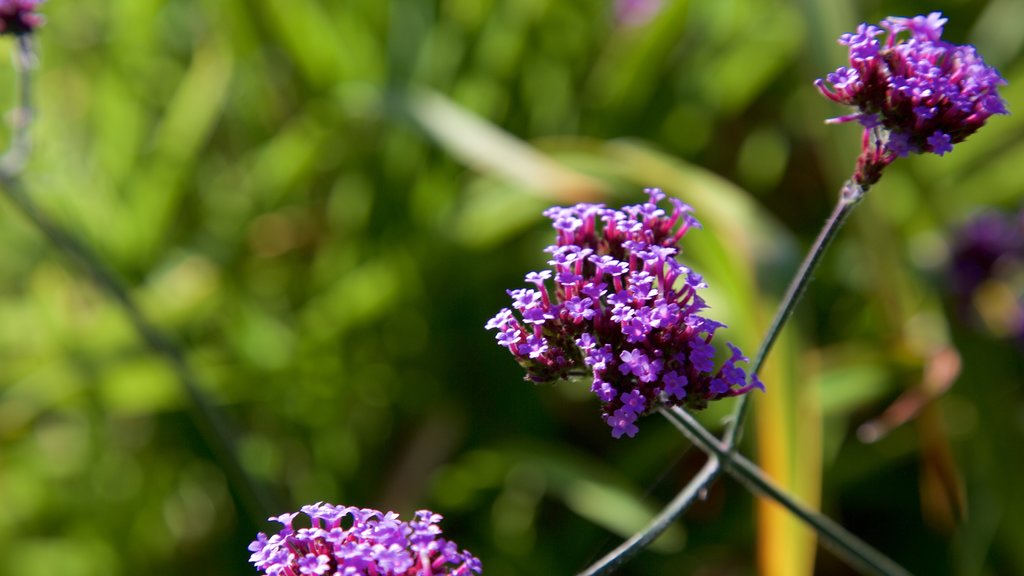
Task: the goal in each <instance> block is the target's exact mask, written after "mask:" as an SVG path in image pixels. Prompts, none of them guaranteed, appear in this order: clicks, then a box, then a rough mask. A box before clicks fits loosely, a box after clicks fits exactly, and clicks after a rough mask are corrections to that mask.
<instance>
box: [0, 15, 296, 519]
mask: <svg viewBox="0 0 1024 576" xmlns="http://www.w3.org/2000/svg"><path fill="white" fill-rule="evenodd" d="M34 58H35V55H34V53H33V52H32V49H31V43H30V38H29V36H28V35H27V34H23V35H21V36H19V37H18V49H17V52H16V53H15V58H14V62H15V66H16V67H17V72H18V80H19V82H20V85H19V90H18V105H17V107H16V109H15V114H14V123H13V127H12V134H11V146H10V149H9V150H8V151H7V152H6V153H5V154H4V155H3V158H0V190H2V191H3V194H4V195H5V196H6V197H7V198H8V200H10V202H11V203H12V204H13V205H14V206H15V207H16V208H17V209H18V210H19V211H21V213H22V214H23V215H24V216H25V217H26V218H27V219H28V220H29V221H30V222H32V224H34V225H35V227H36V228H37V229H39V231H40V232H42V233H43V235H44V236H45V237H46V239H47V240H49V241H50V243H51V244H53V245H54V246H56V247H57V248H58V249H60V250H61V251H63V252H64V253H65V254H66V255H68V256H70V257H71V259H72V260H74V261H76V262H78V264H79V265H81V266H82V268H84V269H85V270H86V271H87V272H88V273H89V275H90V276H91V277H92V278H93V280H94V282H95V283H96V285H97V286H99V287H100V288H101V289H102V290H103V291H105V292H106V293H107V295H108V296H110V297H111V299H112V300H113V301H114V302H115V303H116V304H117V305H118V306H120V308H121V309H122V311H124V313H125V315H126V316H127V317H128V319H129V321H130V322H131V324H132V326H133V327H134V328H135V331H136V332H137V333H138V335H139V337H140V338H141V339H142V340H143V341H144V342H145V343H146V344H147V345H148V346H149V347H150V349H152V350H153V351H154V352H155V353H157V354H158V355H160V356H162V357H163V358H164V359H165V360H166V361H167V363H168V364H169V365H170V366H171V368H172V369H173V370H174V372H175V374H176V375H177V377H178V380H179V381H180V382H181V384H182V387H183V388H184V389H185V393H186V396H187V398H188V401H189V407H190V410H191V412H192V418H193V420H194V421H195V423H196V427H197V428H198V429H199V432H200V434H201V435H202V436H203V439H204V440H205V442H206V445H207V446H208V447H209V448H210V451H211V452H212V454H213V457H214V458H215V459H216V460H217V461H218V462H220V463H221V466H223V468H224V473H225V475H226V477H227V480H228V482H229V483H230V484H231V485H232V486H234V488H235V489H234V490H233V492H234V493H235V496H236V498H238V501H239V502H240V503H241V505H242V507H243V508H245V509H246V511H247V512H248V513H249V515H250V517H251V519H252V521H253V523H255V524H260V523H262V522H263V521H264V520H265V519H266V517H267V515H268V514H269V513H270V511H271V510H278V509H279V508H278V507H277V506H274V505H273V502H272V500H271V498H270V497H269V495H268V493H267V492H266V491H265V490H264V489H263V488H262V486H261V485H259V484H258V483H257V482H256V481H255V480H254V479H253V478H252V477H251V476H250V475H249V474H248V473H246V471H245V469H244V468H242V466H241V463H240V462H239V461H238V459H237V457H236V454H237V452H236V450H235V446H234V441H233V439H234V438H235V435H234V432H233V430H232V428H231V427H230V426H229V425H228V423H227V422H226V421H225V420H224V419H223V417H222V416H221V414H220V413H219V412H218V411H217V409H216V408H215V407H214V406H213V405H211V404H210V402H209V401H208V400H207V399H206V396H205V395H204V394H203V392H202V388H201V386H200V385H199V378H198V377H197V376H196V374H195V372H194V371H193V370H192V368H191V366H190V365H189V364H188V362H187V360H186V359H185V353H184V351H183V350H182V349H181V347H180V346H178V345H177V344H176V343H175V342H174V341H173V340H171V339H170V338H169V337H167V336H166V335H165V334H164V333H163V332H161V331H160V330H159V329H158V328H157V327H156V326H155V325H154V324H153V323H152V322H150V321H149V319H147V318H146V316H145V315H144V314H143V313H142V310H141V309H140V308H139V307H138V306H137V305H136V304H135V301H134V300H133V299H132V297H131V294H130V292H129V290H128V288H127V287H126V286H125V285H124V283H122V282H121V281H120V280H119V279H118V277H117V276H116V275H115V274H114V273H113V272H112V271H111V270H110V269H109V268H108V267H107V266H106V265H105V264H104V263H103V261H102V259H100V257H99V256H97V255H96V254H95V253H94V252H93V251H92V250H91V249H89V247H88V246H87V245H86V244H85V243H84V242H82V241H80V240H79V239H78V238H76V237H75V236H74V235H73V234H72V233H71V232H69V231H68V230H66V229H65V228H63V227H62V226H61V225H60V224H58V223H57V222H55V221H54V220H52V219H50V217H49V216H48V215H47V214H46V213H45V212H43V211H42V210H41V209H40V208H39V206H37V205H36V204H35V202H33V200H32V198H31V196H29V194H28V193H27V192H26V191H25V189H24V185H23V183H22V179H21V171H22V168H23V167H24V165H25V162H26V161H27V159H28V154H29V152H30V150H31V140H30V138H29V128H30V126H31V119H32V108H31V102H32V98H31V97H32V92H31V82H30V80H31V69H32V65H33V62H34Z"/></svg>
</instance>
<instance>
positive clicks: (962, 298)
mask: <svg viewBox="0 0 1024 576" xmlns="http://www.w3.org/2000/svg"><path fill="white" fill-rule="evenodd" d="M949 280H950V282H949V288H950V292H951V293H952V296H953V297H954V302H955V304H956V306H957V311H958V313H959V315H960V318H961V319H962V320H964V321H967V322H970V323H974V322H975V321H976V320H979V319H980V320H982V321H983V322H982V323H983V324H984V326H985V327H986V328H987V329H988V331H989V332H991V333H993V334H996V335H1000V336H1008V337H1013V338H1016V339H1018V340H1019V341H1021V342H1024V209H1021V210H1019V211H1018V212H1017V213H1016V214H1011V213H1005V212H999V211H995V210H989V211H986V212H984V213H981V214H979V215H977V216H975V217H973V218H972V219H971V220H969V221H968V222H967V223H966V224H965V225H964V226H963V227H962V228H961V229H960V230H959V231H958V233H957V235H956V237H955V238H954V241H953V246H952V258H951V261H950V267H949Z"/></svg>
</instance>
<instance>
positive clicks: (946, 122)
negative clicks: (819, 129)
mask: <svg viewBox="0 0 1024 576" xmlns="http://www.w3.org/2000/svg"><path fill="white" fill-rule="evenodd" d="M945 23H946V18H943V17H942V14H941V13H939V12H932V13H931V14H929V15H927V16H915V17H913V18H899V17H891V18H887V19H886V20H884V21H882V23H881V28H877V27H875V26H870V25H868V24H861V25H860V26H859V27H858V28H857V32H856V33H855V34H843V35H842V36H840V37H839V43H840V44H842V45H844V46H847V47H848V50H849V66H848V67H847V66H843V67H840V68H839V69H837V70H836V71H835V72H832V73H830V74H828V75H826V76H825V78H824V79H818V80H817V81H815V85H816V86H817V87H818V90H819V91H820V92H821V93H822V95H824V96H825V97H826V98H828V99H829V100H832V101H833V102H837V103H839V104H845V105H847V106H853V107H855V108H857V113H854V114H849V115H846V116H840V117H838V118H833V119H831V120H829V121H828V122H829V123H839V122H850V121H853V120H856V121H858V122H860V123H861V124H862V125H863V126H864V136H863V138H862V145H861V155H860V157H859V158H858V160H857V169H856V171H855V172H854V180H855V181H856V182H857V183H859V184H861V185H863V186H870V185H871V184H874V183H875V182H877V181H878V179H879V178H881V174H882V170H883V169H884V168H885V167H886V166H888V165H889V164H890V163H891V162H892V161H893V160H895V159H896V158H898V157H900V156H906V155H907V154H909V153H911V152H913V153H924V152H932V153H934V154H938V155H940V156H941V155H944V154H946V153H947V152H950V151H952V149H953V145H954V144H957V143H959V142H963V141H964V140H965V139H966V138H967V137H968V136H970V135H971V134H973V133H974V132H976V131H977V130H978V129H979V128H981V127H982V126H983V125H984V124H985V122H986V120H988V118H989V117H990V116H992V115H994V114H1008V112H1007V110H1006V104H1005V102H1003V100H1002V98H1000V96H999V87H1000V86H1003V85H1005V84H1006V81H1005V80H1003V78H1002V77H1001V76H1000V75H999V73H998V72H997V71H996V70H995V69H994V68H992V67H990V66H987V65H986V64H985V62H984V60H982V58H981V56H979V55H978V53H977V51H976V50H975V48H974V47H973V46H970V45H959V44H953V43H950V42H946V41H943V40H942V29H943V26H944V25H945ZM883 28H884V30H885V31H884V32H883V30H882V29H883ZM883 35H884V36H885V37H884V38H879V36H883Z"/></svg>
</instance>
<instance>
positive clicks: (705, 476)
mask: <svg viewBox="0 0 1024 576" xmlns="http://www.w3.org/2000/svg"><path fill="white" fill-rule="evenodd" d="M721 472H722V467H721V465H719V463H718V458H716V457H715V456H709V459H708V461H707V463H706V464H704V467H703V468H701V469H700V472H698V473H697V475H696V476H694V477H693V480H691V481H690V483H689V484H687V485H686V488H685V489H683V490H682V491H681V492H680V493H679V494H677V495H676V497H675V498H673V499H672V501H671V502H669V503H668V505H667V506H665V508H664V509H663V510H662V511H661V512H660V513H658V515H657V516H655V517H654V519H653V520H651V522H650V524H648V525H647V526H646V527H645V528H644V529H643V530H641V531H640V532H637V533H636V534H634V535H633V537H632V538H630V539H629V540H626V541H625V542H623V543H622V544H621V545H620V546H619V547H618V548H616V549H615V550H612V551H611V552H609V553H608V554H606V555H605V556H604V557H603V558H601V559H600V560H598V561H597V562H595V563H594V564H592V565H590V566H589V567H587V568H586V569H585V570H583V571H582V572H580V573H579V576H598V575H600V574H611V573H612V572H614V571H615V570H617V569H618V568H619V566H621V565H623V564H625V563H626V562H627V561H628V560H629V559H630V558H632V557H633V556H635V555H636V554H637V552H639V551H641V550H643V549H644V548H646V547H647V546H648V545H649V544H650V543H651V542H653V541H654V540H655V538H657V537H658V536H660V535H661V533H662V532H664V531H665V530H666V529H667V528H668V527H669V525H670V524H672V522H673V521H675V519H676V518H677V517H678V516H679V515H680V514H682V513H683V511H684V510H686V509H687V508H689V507H690V505H691V504H693V502H694V501H695V500H697V499H698V498H703V493H704V486H705V485H706V484H710V483H711V481H712V480H714V479H715V478H717V477H718V475H719V474H721Z"/></svg>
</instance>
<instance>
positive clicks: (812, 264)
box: [724, 180, 867, 451]
mask: <svg viewBox="0 0 1024 576" xmlns="http://www.w3.org/2000/svg"><path fill="white" fill-rule="evenodd" d="M866 193H867V188H864V187H862V186H860V185H858V184H856V183H855V182H854V181H852V180H847V181H846V183H844V184H843V187H842V189H840V191H839V201H838V202H836V205H835V208H833V209H832V214H831V215H830V216H829V218H828V220H826V221H825V225H824V226H823V227H822V229H821V232H819V233H818V237H817V239H815V240H814V244H813V245H812V246H811V249H810V251H809V252H808V253H807V256H805V257H804V261H803V262H802V263H801V264H800V268H799V269H798V270H797V272H796V275H795V276H793V280H791V281H790V283H789V288H787V289H786V295H785V296H783V297H782V302H781V303H780V304H779V308H778V310H777V311H776V312H775V319H774V320H772V325H771V327H769V328H768V333H767V334H765V337H764V340H763V341H762V342H761V348H760V350H758V351H757V356H755V357H754V362H753V363H752V364H751V365H750V371H751V374H758V373H760V371H761V367H762V366H763V365H764V361H765V359H766V358H767V357H768V353H769V352H770V351H771V349H772V346H773V345H774V344H775V340H776V339H778V337H779V334H780V333H781V332H782V328H783V326H785V324H786V320H789V317H790V315H792V314H793V310H794V309H795V308H796V304H797V302H799V301H800V297H801V296H803V294H804V291H805V290H806V289H807V285H808V284H810V283H811V277H812V275H813V274H814V270H815V269H817V267H818V264H820V263H821V257H822V256H824V254H825V251H826V250H827V249H828V247H829V244H831V243H832V239H833V238H835V236H836V233H837V232H839V229H840V228H841V227H842V226H843V223H845V222H846V219H847V217H849V215H850V213H851V212H852V211H853V209H854V207H856V206H857V204H858V203H859V202H860V201H861V199H863V198H864V195H865V194H866ZM749 397H750V396H749V394H744V395H743V396H741V397H740V399H739V401H738V402H737V403H736V407H735V408H734V409H733V412H732V415H731V418H730V420H729V424H728V426H727V427H726V429H725V437H724V440H725V444H726V446H728V447H729V450H730V451H733V450H735V449H736V444H737V442H739V440H740V438H742V436H743V421H744V419H745V417H746V415H747V410H748V405H749V403H750V399H749Z"/></svg>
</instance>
